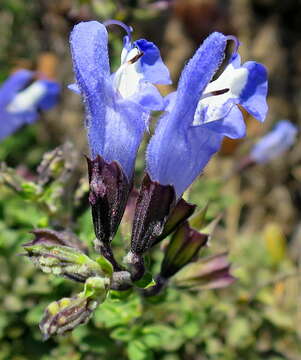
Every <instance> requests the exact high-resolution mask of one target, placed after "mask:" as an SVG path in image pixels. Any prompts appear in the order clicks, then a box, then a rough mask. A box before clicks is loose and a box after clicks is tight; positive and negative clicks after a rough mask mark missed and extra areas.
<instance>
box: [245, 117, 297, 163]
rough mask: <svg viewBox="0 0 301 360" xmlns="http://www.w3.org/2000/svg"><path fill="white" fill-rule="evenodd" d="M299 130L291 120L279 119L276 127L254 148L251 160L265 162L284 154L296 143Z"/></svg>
mask: <svg viewBox="0 0 301 360" xmlns="http://www.w3.org/2000/svg"><path fill="white" fill-rule="evenodd" d="M297 132H298V130H297V127H296V126H295V125H293V124H292V123H291V122H290V121H288V120H281V121H279V122H278V123H277V124H276V125H275V127H274V129H273V130H272V131H270V132H269V133H268V134H266V135H265V136H264V137H263V138H262V139H260V140H259V141H258V143H257V144H255V146H254V147H253V148H252V150H251V153H250V158H251V160H253V161H255V162H256V163H260V164H264V163H267V162H269V161H270V160H273V159H274V158H276V157H278V156H280V155H282V154H283V153H285V152H286V151H287V150H288V149H289V148H290V147H291V146H292V145H293V144H294V142H295V140H296V136H297Z"/></svg>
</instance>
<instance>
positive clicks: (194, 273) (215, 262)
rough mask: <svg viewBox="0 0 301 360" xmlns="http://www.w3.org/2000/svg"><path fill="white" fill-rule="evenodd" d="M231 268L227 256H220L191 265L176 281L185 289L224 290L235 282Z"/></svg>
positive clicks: (223, 254)
mask: <svg viewBox="0 0 301 360" xmlns="http://www.w3.org/2000/svg"><path fill="white" fill-rule="evenodd" d="M230 266H231V264H230V263H229V261H228V259H227V254H226V253H222V254H218V255H215V256H212V257H209V258H207V259H201V260H199V261H197V262H195V263H192V264H189V265H188V266H187V267H186V269H184V270H183V273H182V274H179V276H178V278H177V280H176V281H177V284H178V285H179V286H180V287H184V288H189V287H192V288H197V289H218V288H224V287H227V286H229V285H231V284H232V283H233V282H234V281H235V277H233V276H232V275H231V274H230Z"/></svg>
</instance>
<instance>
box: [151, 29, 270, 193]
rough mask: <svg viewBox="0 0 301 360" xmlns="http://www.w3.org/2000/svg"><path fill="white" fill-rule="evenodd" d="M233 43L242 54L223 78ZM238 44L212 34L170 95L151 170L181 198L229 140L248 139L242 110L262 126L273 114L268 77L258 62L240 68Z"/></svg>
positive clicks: (154, 177)
mask: <svg viewBox="0 0 301 360" xmlns="http://www.w3.org/2000/svg"><path fill="white" fill-rule="evenodd" d="M228 40H235V42H236V50H235V52H234V54H233V55H232V57H231V60H230V63H229V64H228V66H227V67H226V68H225V70H224V71H223V73H222V74H221V75H220V76H219V77H218V78H217V79H216V80H215V81H212V82H210V81H211V80H212V78H213V76H214V75H215V73H216V71H217V70H218V68H219V67H220V65H221V63H222V61H223V59H224V53H225V48H226V43H227V41H228ZM237 48H238V42H237V40H236V39H235V38H233V37H232V36H228V37H227V36H225V35H223V34H221V33H217V32H215V33H213V34H211V35H210V36H209V37H208V38H207V39H206V40H205V41H204V43H203V44H202V45H201V46H200V48H199V49H198V50H197V51H196V53H195V55H194V56H193V57H192V59H191V60H190V61H189V63H188V64H187V65H186V67H185V68H184V70H183V72H182V74H181V77H180V80H179V84H178V90H177V92H174V93H172V94H170V95H168V96H167V97H166V99H165V101H166V109H165V110H166V113H165V114H164V115H163V116H162V118H161V119H160V120H159V124H158V125H157V128H156V131H155V134H154V135H153V137H152V138H151V141H150V143H149V145H148V149H147V155H146V161H147V169H148V172H149V174H150V176H151V179H152V180H153V181H158V182H159V183H160V184H163V185H167V184H169V185H173V186H174V188H175V190H176V193H177V197H178V198H179V197H180V196H181V195H182V193H183V192H184V191H185V190H186V189H187V187H188V186H189V185H190V184H191V183H192V182H193V181H194V179H195V178H196V177H197V176H198V175H199V174H200V173H201V172H202V170H203V169H204V167H205V166H206V164H207V163H208V161H209V160H210V158H211V157H212V156H213V154H215V153H216V152H217V151H218V150H219V148H220V145H221V142H222V140H223V137H224V136H228V137H230V138H241V137H243V136H244V135H245V124H244V121H243V116H242V114H241V112H240V110H239V108H238V107H237V106H236V105H237V104H240V105H241V106H243V107H244V108H245V109H246V110H247V111H248V112H249V113H250V114H251V115H253V116H254V117H255V118H256V119H258V120H259V121H264V119H265V115H266V112H267V105H266V94H267V73H266V70H265V68H264V67H263V66H262V65H260V64H258V63H256V62H253V61H251V62H247V63H245V64H243V65H242V66H241V65H240V58H239V55H238V54H237V53H236V51H237Z"/></svg>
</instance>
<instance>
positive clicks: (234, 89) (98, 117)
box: [25, 20, 267, 337]
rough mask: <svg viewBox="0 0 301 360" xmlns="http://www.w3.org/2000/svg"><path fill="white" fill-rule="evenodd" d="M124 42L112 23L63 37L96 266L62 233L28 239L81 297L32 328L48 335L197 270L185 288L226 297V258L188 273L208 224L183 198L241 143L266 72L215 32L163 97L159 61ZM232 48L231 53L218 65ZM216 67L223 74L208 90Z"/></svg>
mask: <svg viewBox="0 0 301 360" xmlns="http://www.w3.org/2000/svg"><path fill="white" fill-rule="evenodd" d="M111 25H119V26H121V27H122V28H123V29H124V30H125V31H126V36H125V37H124V41H123V50H122V53H121V60H120V67H119V68H118V69H117V71H116V72H114V73H111V70H110V63H109V56H108V32H107V29H108V27H109V26H111ZM131 32H132V29H131V28H130V27H128V26H126V25H125V24H123V23H120V22H119V21H115V20H112V21H108V22H105V23H103V24H101V23H99V22H96V21H90V22H83V23H80V24H78V25H76V26H75V27H74V29H73V31H72V33H71V37H70V45H71V53H72V60H73V67H74V72H75V78H76V82H75V84H72V85H70V89H71V90H73V91H75V92H77V93H79V94H80V95H81V97H82V99H83V102H84V105H85V109H86V128H87V135H88V141H89V146H90V151H91V154H90V157H89V158H87V161H88V171H89V184H90V191H89V202H90V206H91V210H92V218H93V224H94V230H95V235H96V240H95V249H96V251H97V252H98V253H100V257H99V258H98V259H97V260H95V261H94V260H91V259H90V258H89V257H88V256H87V255H86V254H85V253H84V251H83V250H82V249H80V248H78V245H76V244H75V243H69V244H68V243H67V242H66V241H65V240H64V236H63V235H62V234H60V233H53V232H51V231H49V230H47V231H46V232H45V231H44V232H40V231H36V232H35V236H36V239H35V240H34V241H33V242H32V243H30V244H27V245H26V246H25V249H26V251H27V253H28V256H29V257H31V258H32V260H33V261H34V263H35V264H36V265H37V266H38V267H39V268H41V270H43V271H44V272H49V273H54V274H58V275H62V276H65V277H68V278H69V279H73V280H76V281H79V282H82V283H85V290H84V292H83V293H80V294H78V296H75V297H74V298H69V299H67V300H65V301H63V300H64V299H62V300H61V301H60V302H55V303H54V304H51V305H50V308H49V309H48V310H46V314H45V317H44V319H43V321H42V323H41V329H42V331H43V333H44V335H45V337H48V336H50V335H52V334H61V333H63V332H65V331H67V330H71V329H72V328H74V327H75V326H77V325H78V324H80V323H82V322H85V321H87V319H88V318H89V316H90V314H91V313H92V310H93V309H94V307H95V306H96V305H97V304H99V303H101V302H102V301H104V300H105V298H106V295H107V293H108V291H109V290H110V289H114V290H120V291H121V290H125V289H130V288H135V287H138V288H142V290H141V291H140V293H141V294H142V295H143V296H146V297H147V296H155V295H157V294H158V293H159V292H160V291H161V290H162V289H163V288H165V287H166V286H167V285H168V283H169V282H170V279H171V278H172V277H173V276H174V275H176V274H177V273H178V272H179V271H180V270H181V269H182V268H184V267H185V269H189V267H190V266H191V265H193V266H194V269H193V270H192V273H191V272H190V274H189V275H187V276H186V283H187V284H189V283H191V284H192V286H194V287H203V288H206V287H207V288H217V287H224V286H227V285H229V284H231V283H232V282H233V281H234V278H233V277H232V276H231V275H230V272H229V271H230V264H229V263H228V261H227V258H226V255H225V254H219V255H217V256H216V257H214V258H210V259H207V260H205V261H204V262H202V261H200V260H198V261H197V262H194V263H193V264H191V263H192V262H193V261H194V260H195V259H197V257H198V254H199V252H200V250H201V249H202V248H204V247H205V246H206V244H207V242H208V238H209V237H210V235H211V231H212V227H213V225H214V224H215V223H216V221H213V223H212V224H211V226H209V227H208V226H206V222H205V214H206V209H203V210H201V211H199V212H197V211H196V207H195V206H194V205H192V204H189V203H187V202H186V201H185V200H184V199H183V197H182V195H183V193H184V191H185V190H186V189H187V188H188V187H189V186H190V185H191V184H192V182H193V181H194V180H195V179H196V177H197V176H199V175H200V174H201V172H202V171H203V169H204V167H205V166H206V164H207V163H208V161H209V160H210V159H211V157H212V156H213V155H214V154H215V153H216V152H217V151H218V150H219V148H220V146H221V143H222V141H223V138H224V137H225V136H228V137H230V138H234V139H237V138H241V137H243V136H245V132H246V126H245V123H244V119H243V116H242V114H241V111H240V109H239V107H238V106H237V105H240V106H242V107H243V108H244V109H245V110H246V111H248V112H249V113H250V114H251V115H253V116H254V117H255V118H256V119H257V120H259V121H261V122H262V121H264V119H265V116H266V113H267V104H266V95H267V73H266V70H265V68H264V66H262V65H261V64H258V63H256V62H254V61H249V62H246V63H244V64H241V60H240V57H239V55H238V52H237V51H238V47H239V43H238V41H237V39H236V38H235V37H233V36H225V35H223V34H221V33H218V32H215V33H213V34H211V35H210V36H209V37H208V38H207V39H206V40H205V41H204V42H203V44H202V45H201V46H200V47H199V49H198V50H197V51H196V53H195V54H194V56H193V57H192V59H191V60H190V61H189V62H188V64H187V65H186V66H185V67H184V69H183V71H182V74H181V77H180V80H179V84H178V88H177V91H175V92H173V93H171V94H169V95H168V96H167V97H165V98H163V97H162V96H161V94H160V93H159V91H158V90H157V88H156V86H155V85H156V84H170V83H171V80H170V76H169V71H168V69H167V67H166V66H165V64H164V63H163V61H162V58H161V55H160V51H159V49H158V48H157V46H156V45H155V44H153V43H152V42H149V41H147V40H145V39H139V40H137V41H134V42H133V41H132V38H131ZM229 41H231V42H234V45H235V48H234V51H233V54H232V56H231V57H230V60H229V62H228V63H227V64H226V65H225V64H224V58H225V52H226V46H227V43H228V42H229ZM221 68H223V69H224V70H223V71H222V72H221V75H220V76H219V77H217V78H216V79H215V80H213V78H214V77H215V76H216V74H217V72H218V71H219V70H220V69H221ZM212 80H213V81H212ZM158 110H161V111H163V115H162V116H161V118H160V119H159V120H158V124H157V126H156V129H155V132H154V134H153V135H152V137H151V139H150V142H149V144H148V147H147V151H146V172H145V176H144V178H143V181H142V183H141V186H140V189H139V191H137V190H136V189H134V188H133V178H134V168H135V159H136V156H137V151H138V147H139V145H140V143H141V141H142V138H143V136H144V134H145V132H146V131H148V124H149V119H150V116H151V112H152V111H158ZM123 215H125V216H124V217H125V218H126V219H131V220H132V229H131V244H130V251H129V252H128V254H127V255H126V256H125V258H124V265H120V264H119V263H118V262H117V261H116V260H115V258H114V254H113V251H112V248H111V242H112V240H113V238H114V236H115V234H116V231H117V229H118V227H119V224H120V222H121V219H122V217H123ZM168 236H169V237H170V241H169V244H168V246H167V247H166V249H165V256H164V259H163V261H162V264H161V270H160V273H159V274H158V275H157V277H156V278H155V280H153V279H152V277H150V278H149V273H148V272H147V271H146V266H145V264H144V256H145V254H146V253H147V252H148V251H149V250H150V249H151V248H152V247H153V246H155V245H156V244H158V243H159V242H161V241H162V240H163V239H165V238H166V237H168ZM180 283H181V282H180ZM186 283H185V284H186ZM179 286H182V285H179ZM87 289H88V290H87ZM62 319H63V320H62ZM60 324H61V325H60Z"/></svg>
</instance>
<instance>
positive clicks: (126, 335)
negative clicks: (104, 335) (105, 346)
mask: <svg viewBox="0 0 301 360" xmlns="http://www.w3.org/2000/svg"><path fill="white" fill-rule="evenodd" d="M110 336H111V338H113V339H115V340H120V341H123V342H129V341H130V340H131V339H132V338H133V333H132V332H131V331H129V328H128V327H119V328H117V329H115V330H113V331H112V332H111V334H110Z"/></svg>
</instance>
